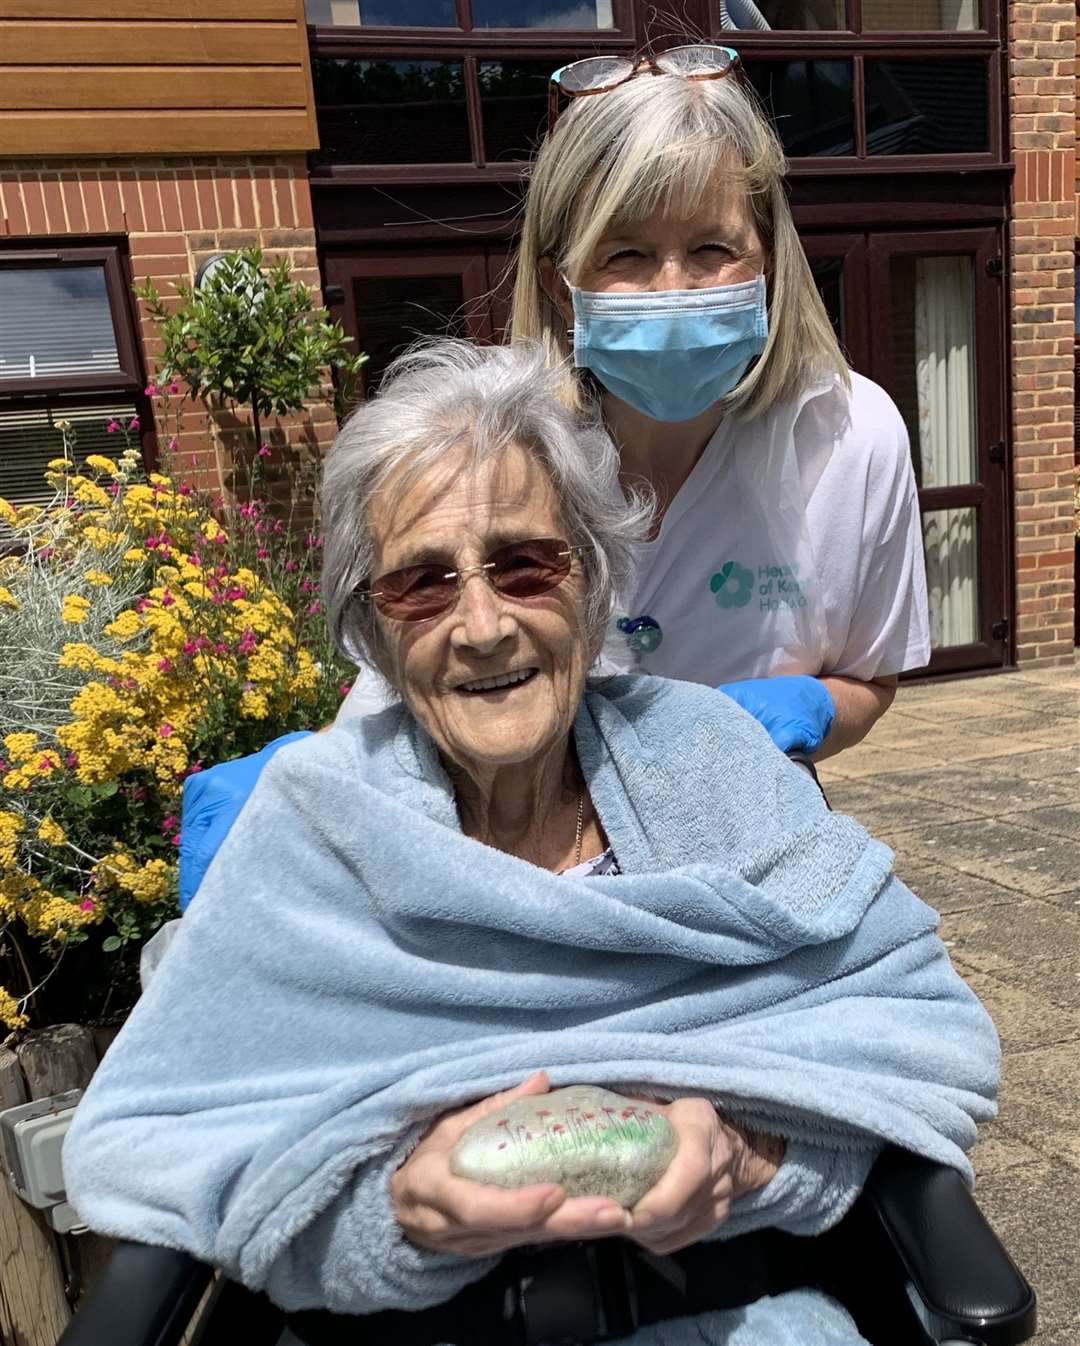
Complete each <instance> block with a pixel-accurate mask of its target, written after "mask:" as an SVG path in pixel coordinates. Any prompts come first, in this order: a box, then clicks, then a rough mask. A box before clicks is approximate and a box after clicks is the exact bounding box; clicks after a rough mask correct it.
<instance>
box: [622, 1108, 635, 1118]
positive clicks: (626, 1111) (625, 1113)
mask: <svg viewBox="0 0 1080 1346" xmlns="http://www.w3.org/2000/svg"><path fill="white" fill-rule="evenodd" d="M636 1111H637V1109H636V1108H623V1110H622V1112H620V1113H619V1116H620V1117H633V1115H634V1113H635V1112H636Z"/></svg>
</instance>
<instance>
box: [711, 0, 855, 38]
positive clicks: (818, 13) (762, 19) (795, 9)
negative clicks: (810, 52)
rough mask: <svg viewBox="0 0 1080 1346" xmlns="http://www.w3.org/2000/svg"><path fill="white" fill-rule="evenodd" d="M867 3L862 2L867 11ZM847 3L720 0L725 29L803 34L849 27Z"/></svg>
mask: <svg viewBox="0 0 1080 1346" xmlns="http://www.w3.org/2000/svg"><path fill="white" fill-rule="evenodd" d="M866 2H867V0H863V10H864V12H865V9H866ZM844 11H845V4H844V0H720V6H719V21H720V27H721V28H722V29H723V28H742V29H747V30H753V29H755V28H757V29H768V28H787V29H798V30H799V31H802V32H808V31H816V30H818V29H822V28H825V29H836V28H846V27H847V15H846V13H845V12H844Z"/></svg>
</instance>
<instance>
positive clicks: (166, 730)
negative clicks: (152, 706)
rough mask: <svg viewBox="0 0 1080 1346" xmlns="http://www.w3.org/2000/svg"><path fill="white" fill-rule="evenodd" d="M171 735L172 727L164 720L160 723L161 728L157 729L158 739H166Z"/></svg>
mask: <svg viewBox="0 0 1080 1346" xmlns="http://www.w3.org/2000/svg"><path fill="white" fill-rule="evenodd" d="M171 733H172V725H171V724H170V723H169V722H168V720H165V721H164V722H163V723H162V725H161V727H160V728H159V729H158V738H168V737H169V735H170V734H171Z"/></svg>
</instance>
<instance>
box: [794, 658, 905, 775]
mask: <svg viewBox="0 0 1080 1346" xmlns="http://www.w3.org/2000/svg"><path fill="white" fill-rule="evenodd" d="M818 681H819V682H820V683H821V684H822V686H823V687H825V689H826V690H827V691H828V693H829V696H830V697H831V698H832V703H833V707H834V709H835V715H834V718H833V722H832V728H831V729H830V730H829V732H828V734H827V735H826V737H825V741H824V742H823V743H822V745H821V747H820V748H819V749H818V750H817V751H816V752H815V753H814V754H813V760H814V761H815V762H820V761H823V760H824V759H825V758H826V757H833V756H835V755H836V754H837V753H838V752H843V750H844V749H845V748H852V747H854V746H855V744H856V743H861V742H862V740H863V739H864V738H865V737H866V736H867V734H868V733H869V732H870V730H871V729H873V727H874V725H875V724H877V722H878V720H880V719H881V717H882V716H883V715H884V714H885V712H886V711H887V710H888V709H889V707H890V706H891V705H892V703H893V700H894V698H895V696H896V685H897V681H898V679H897V678H896V677H895V676H893V677H888V678H874V679H872V680H871V681H870V682H860V681H859V680H858V679H857V678H834V677H822V678H819V679H818Z"/></svg>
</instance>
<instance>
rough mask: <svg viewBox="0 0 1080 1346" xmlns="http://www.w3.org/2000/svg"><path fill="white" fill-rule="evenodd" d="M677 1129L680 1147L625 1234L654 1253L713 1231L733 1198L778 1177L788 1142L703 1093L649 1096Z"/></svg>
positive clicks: (671, 1249) (637, 1208)
mask: <svg viewBox="0 0 1080 1346" xmlns="http://www.w3.org/2000/svg"><path fill="white" fill-rule="evenodd" d="M649 1101H650V1103H651V1104H652V1106H653V1107H655V1108H656V1109H657V1111H658V1112H662V1113H663V1115H664V1116H665V1117H666V1118H667V1119H668V1121H669V1122H670V1123H671V1125H672V1126H673V1127H674V1128H675V1131H676V1134H677V1135H678V1138H679V1148H678V1149H677V1150H676V1152H675V1157H674V1159H672V1161H671V1163H670V1164H669V1165H668V1169H667V1172H666V1173H665V1174H664V1176H663V1177H662V1178H661V1179H660V1181H659V1182H658V1183H657V1184H656V1185H655V1187H653V1188H651V1189H650V1190H649V1191H648V1192H646V1193H645V1195H644V1196H643V1197H642V1198H641V1200H640V1201H639V1202H638V1203H637V1205H636V1206H635V1207H634V1209H633V1210H632V1211H631V1212H630V1213H631V1216H632V1217H633V1227H632V1228H630V1229H627V1231H626V1235H625V1236H626V1237H627V1238H630V1239H633V1240H634V1242H635V1243H638V1244H640V1245H641V1246H642V1247H643V1248H647V1249H648V1250H649V1251H650V1252H654V1253H661V1254H665V1253H672V1252H676V1251H678V1249H680V1248H685V1247H687V1246H689V1245H690V1244H691V1243H696V1242H697V1241H698V1240H699V1239H702V1238H705V1237H706V1236H707V1235H709V1234H711V1233H712V1232H713V1230H714V1229H716V1228H717V1226H718V1225H721V1224H723V1223H724V1221H725V1220H726V1219H727V1218H728V1210H729V1207H730V1206H731V1203H732V1201H736V1200H738V1198H739V1197H741V1196H745V1195H746V1194H747V1193H748V1192H755V1191H757V1190H758V1188H760V1187H764V1186H765V1185H766V1183H768V1182H771V1181H772V1179H773V1178H774V1177H775V1175H776V1173H777V1170H778V1169H779V1167H780V1164H781V1163H782V1162H783V1158H784V1151H785V1149H786V1144H785V1142H784V1141H783V1140H780V1139H778V1138H777V1137H774V1136H763V1135H760V1134H758V1133H756V1132H752V1131H747V1130H745V1129H744V1128H742V1127H740V1126H737V1125H736V1124H735V1123H734V1122H732V1121H730V1120H727V1119H725V1118H724V1117H722V1116H721V1115H720V1114H719V1113H718V1112H717V1111H716V1109H715V1107H713V1105H712V1104H711V1103H709V1102H708V1101H707V1100H706V1099H704V1098H680V1099H676V1100H675V1102H673V1103H668V1104H662V1103H656V1102H654V1101H653V1100H649Z"/></svg>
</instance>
